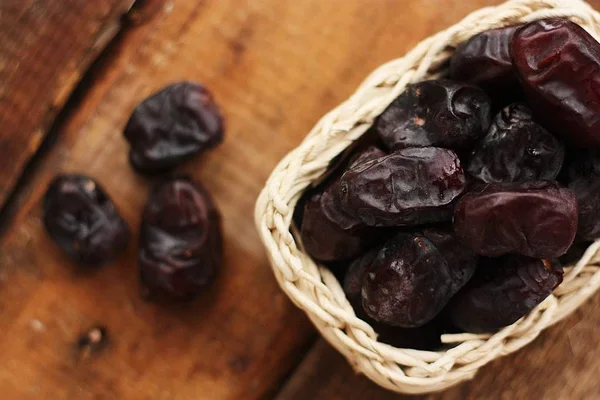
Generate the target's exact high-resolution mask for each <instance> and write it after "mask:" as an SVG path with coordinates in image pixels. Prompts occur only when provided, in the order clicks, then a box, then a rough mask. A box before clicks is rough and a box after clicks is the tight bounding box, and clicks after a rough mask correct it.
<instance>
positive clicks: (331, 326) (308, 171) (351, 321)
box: [255, 0, 600, 393]
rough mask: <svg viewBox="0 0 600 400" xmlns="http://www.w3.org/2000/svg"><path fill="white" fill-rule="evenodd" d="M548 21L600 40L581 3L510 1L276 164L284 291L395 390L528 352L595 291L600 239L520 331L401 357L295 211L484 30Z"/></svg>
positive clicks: (260, 219)
mask: <svg viewBox="0 0 600 400" xmlns="http://www.w3.org/2000/svg"><path fill="white" fill-rule="evenodd" d="M547 17H568V18H570V19H572V20H573V21H575V22H577V23H578V24H580V25H581V26H583V27H584V28H585V29H586V30H587V31H589V32H590V33H591V34H592V35H593V36H594V37H595V38H596V39H598V38H599V33H600V25H599V24H600V14H599V13H598V12H596V11H595V10H593V9H592V8H591V7H590V6H589V5H588V4H586V3H584V2H583V1H580V0H512V1H508V2H507V3H504V4H502V5H499V6H497V7H488V8H483V9H480V10H478V11H476V12H474V13H472V14H471V15H469V16H468V17H466V18H465V19H464V20H462V21H461V22H459V23H458V24H456V25H454V26H452V27H450V28H448V29H446V30H444V31H442V32H439V33H438V34H436V35H434V36H432V37H430V38H428V39H426V40H424V41H422V42H421V43H420V44H419V45H417V46H416V47H415V48H414V49H413V50H412V51H410V52H409V53H408V54H407V55H405V56H404V57H402V58H399V59H397V60H394V61H391V62H389V63H387V64H385V65H382V66H381V67H379V68H378V69H377V70H375V71H374V72H373V73H372V74H371V75H370V76H369V77H368V78H367V79H366V80H365V81H364V82H363V84H362V85H361V86H360V87H359V88H358V90H357V91H356V93H354V94H353V95H352V96H351V97H350V98H349V99H348V100H347V101H345V102H344V103H342V104H341V105H340V106H339V107H337V108H336V109H334V110H333V111H331V112H330V113H328V114H327V115H325V116H324V117H323V118H322V119H321V120H320V121H319V123H318V124H317V125H316V126H315V127H314V128H313V130H312V131H311V132H310V133H309V134H308V136H307V137H306V138H305V139H304V141H303V142H302V143H301V144H300V145H299V146H298V147H297V148H296V149H294V150H293V151H292V152H291V153H289V154H288V155H287V156H286V157H285V158H284V159H283V160H282V161H281V162H280V163H279V165H277V167H276V168H275V170H274V171H273V173H272V174H271V177H270V178H269V180H268V181H267V184H266V187H265V188H264V190H263V191H262V193H261V194H260V197H259V199H258V202H257V204H256V214H255V218H256V225H257V227H258V231H259V234H260V237H261V238H262V240H263V242H264V244H265V247H266V249H267V252H268V255H269V258H270V261H271V264H272V267H273V271H274V273H275V276H276V277H277V281H278V282H279V285H280V286H281V288H282V289H283V290H284V291H285V293H287V295H288V296H289V297H290V299H291V300H292V301H293V302H294V303H295V304H296V305H297V306H298V307H300V308H301V309H303V310H304V311H305V312H306V314H307V315H308V316H309V317H310V319H311V320H312V322H313V323H314V325H315V326H316V327H317V329H318V330H319V331H320V332H321V334H322V335H323V336H324V337H325V338H326V339H327V340H328V341H329V342H330V343H331V344H332V345H333V346H334V347H335V348H337V349H338V350H339V351H340V352H341V353H342V354H343V355H344V356H345V357H346V358H347V359H348V361H349V362H350V363H351V364H352V365H353V367H354V368H355V369H356V370H357V371H359V372H361V373H363V374H365V375H367V376H368V377H369V378H371V379H372V380H373V381H375V382H377V383H378V384H379V385H381V386H383V387H385V388H387V389H389V390H392V391H396V392H402V393H426V392H433V391H438V390H442V389H445V388H448V387H450V386H453V385H456V384H457V383H459V382H461V381H464V380H468V379H471V378H473V376H474V375H475V373H476V372H477V370H478V369H479V368H480V367H482V366H483V365H485V364H487V363H489V362H490V361H492V360H494V359H496V358H498V357H501V356H503V355H506V354H509V353H512V352H514V351H516V350H518V349H520V348H521V347H523V346H525V345H527V344H528V343H529V342H531V341H532V340H533V339H535V338H536V337H537V336H538V335H539V333H540V332H541V331H542V330H543V329H545V328H546V327H548V326H550V325H552V324H554V323H556V322H558V321H559V320H561V319H562V318H564V317H566V316H567V315H569V314H570V313H571V312H573V311H574V310H575V309H576V308H577V307H579V305H581V304H582V303H583V302H584V301H585V300H586V299H588V298H589V297H590V296H591V295H593V294H594V293H595V292H596V290H597V289H598V287H599V286H600V254H597V253H598V249H599V248H600V241H597V242H596V243H594V244H593V245H592V246H591V247H590V248H589V249H588V250H587V251H586V252H585V254H584V255H583V258H582V259H581V260H580V261H579V262H578V263H577V264H576V265H574V266H570V267H568V268H567V272H566V274H565V278H564V282H563V283H562V285H561V286H560V287H559V288H558V289H557V290H556V291H555V293H554V295H552V296H550V297H548V298H547V299H546V300H545V301H544V302H543V303H542V304H540V305H539V306H538V307H537V308H536V309H535V310H533V311H532V312H531V313H530V314H529V315H527V316H526V317H524V318H522V319H521V320H519V321H517V322H516V323H515V324H513V325H511V326H508V327H506V328H504V329H502V330H501V331H499V332H497V333H495V334H493V335H473V334H455V335H444V336H443V337H442V341H443V342H444V343H447V344H448V345H449V346H448V348H449V350H447V351H438V352H430V351H418V350H412V349H398V348H394V347H391V346H389V345H386V344H383V343H379V342H377V335H376V334H375V332H374V331H373V329H372V328H371V327H370V326H369V325H368V324H367V323H365V322H364V321H362V320H360V319H358V318H357V317H356V315H355V314H354V311H353V310H352V307H351V306H350V304H349V303H348V301H347V300H346V297H345V296H344V292H343V290H342V288H341V286H340V284H339V282H338V281H337V279H336V278H335V277H334V276H333V275H332V274H331V272H330V271H329V270H328V269H326V268H324V267H321V266H319V265H317V264H315V262H314V261H313V260H312V259H311V258H310V257H309V256H307V255H306V254H305V253H304V252H303V251H302V246H301V243H299V238H298V235H293V234H292V232H291V223H292V215H293V212H294V207H295V206H296V203H297V202H298V199H299V198H300V197H301V196H302V193H303V192H304V191H305V189H306V188H307V187H308V186H310V185H311V183H312V182H313V181H315V180H316V179H317V178H319V176H321V175H322V174H323V173H324V172H325V170H326V169H327V167H328V165H329V162H330V161H331V160H332V159H333V158H334V157H336V156H337V155H338V154H340V153H341V152H342V151H343V150H344V149H345V148H346V147H348V146H349V145H350V144H351V143H352V142H353V141H355V140H356V139H357V138H358V137H360V136H361V135H362V134H363V133H364V132H365V131H366V130H367V129H368V128H369V127H370V126H371V125H372V123H373V120H374V119H375V117H377V116H378V115H379V114H381V112H382V111H383V110H384V109H385V108H386V107H387V106H388V105H389V104H390V103H391V102H392V100H394V99H395V98H396V97H398V95H399V94H400V93H402V92H403V91H404V89H405V88H406V86H407V85H408V84H411V83H414V82H419V81H422V80H425V79H429V78H433V77H437V76H439V75H440V74H441V72H443V71H440V68H442V66H443V63H444V62H445V61H446V60H448V58H449V57H450V55H451V54H452V49H453V48H454V47H455V46H456V45H457V44H458V43H460V42H462V41H464V40H466V39H468V38H469V37H471V36H473V35H475V34H477V33H479V32H481V31H485V30H488V29H492V28H497V27H501V26H506V25H511V24H515V23H518V22H526V21H533V20H536V19H541V18H547ZM452 346H453V347H452Z"/></svg>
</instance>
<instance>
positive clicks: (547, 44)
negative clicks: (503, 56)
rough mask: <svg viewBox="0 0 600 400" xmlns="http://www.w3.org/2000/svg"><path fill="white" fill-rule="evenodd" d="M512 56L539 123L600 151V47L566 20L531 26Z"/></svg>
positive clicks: (516, 42) (525, 29)
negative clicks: (597, 147)
mask: <svg viewBox="0 0 600 400" xmlns="http://www.w3.org/2000/svg"><path fill="white" fill-rule="evenodd" d="M512 57H513V61H514V63H515V66H516V69H517V72H518V75H519V78H520V80H521V83H522V86H523V89H524V91H525V95H526V96H527V98H528V100H529V104H530V105H531V106H532V108H533V111H534V113H535V116H536V119H537V120H538V121H539V122H540V123H541V124H543V125H544V126H545V127H546V128H548V129H550V130H551V131H552V132H554V133H556V134H560V135H562V136H563V137H564V138H565V140H569V141H570V142H572V143H573V144H575V145H578V146H580V147H586V146H600V118H598V114H599V113H600V94H599V93H600V44H599V43H598V42H597V41H596V40H595V39H594V38H593V37H592V36H590V34H588V33H587V32H586V31H585V30H584V29H583V28H581V27H580V26H579V25H577V24H575V23H573V22H571V21H568V20H566V19H546V20H540V21H535V22H532V23H529V24H527V25H525V26H524V27H522V28H521V29H519V30H517V32H516V33H515V35H514V38H513V44H512Z"/></svg>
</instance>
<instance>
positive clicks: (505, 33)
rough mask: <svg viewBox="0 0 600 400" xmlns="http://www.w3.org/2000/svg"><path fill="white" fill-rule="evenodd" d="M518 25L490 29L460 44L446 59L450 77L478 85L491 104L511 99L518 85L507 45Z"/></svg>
mask: <svg viewBox="0 0 600 400" xmlns="http://www.w3.org/2000/svg"><path fill="white" fill-rule="evenodd" d="M521 26H522V25H513V26H507V27H503V28H498V29H491V30H489V31H485V32H481V33H480V34H478V35H475V36H473V37H471V38H470V39H469V40H467V41H466V42H463V43H461V44H460V45H459V46H458V47H457V48H456V51H455V52H454V55H453V56H452V59H451V60H450V78H451V79H454V80H457V81H460V82H466V83H470V84H473V85H477V86H479V87H481V88H482V89H483V90H484V91H485V92H486V93H487V94H488V95H489V96H490V97H491V99H492V100H493V102H494V104H495V105H499V104H502V103H504V102H505V101H506V100H507V99H510V98H514V97H515V95H516V94H518V93H520V87H519V80H518V79H517V75H516V74H515V71H514V69H513V63H512V59H511V57H510V46H511V43H512V38H513V35H514V33H515V31H516V30H517V29H519V28H520V27H521Z"/></svg>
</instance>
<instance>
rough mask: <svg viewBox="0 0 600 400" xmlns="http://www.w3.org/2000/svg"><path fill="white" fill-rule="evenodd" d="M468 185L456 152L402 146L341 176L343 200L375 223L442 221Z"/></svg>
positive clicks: (346, 206)
mask: <svg viewBox="0 0 600 400" xmlns="http://www.w3.org/2000/svg"><path fill="white" fill-rule="evenodd" d="M465 184H466V179H465V175H464V173H463V170H462V167H461V165H460V161H459V159H458V156H457V155H456V154H455V153H454V152H453V151H451V150H446V149H440V148H436V147H423V148H410V149H403V150H399V151H397V152H395V153H393V154H390V155H388V156H384V157H381V158H378V159H376V160H373V161H369V162H367V163H362V164H359V165H355V166H353V167H352V168H350V169H349V170H348V171H347V172H346V173H345V174H344V175H343V176H342V178H341V180H340V191H341V193H340V194H341V204H342V207H343V209H344V210H345V211H346V212H347V213H348V214H350V215H353V216H355V217H357V218H359V219H360V220H362V221H363V222H364V223H365V224H367V225H370V226H398V225H419V224H425V223H429V222H439V221H444V220H449V219H450V218H451V214H452V210H451V207H450V205H451V203H452V202H453V201H454V200H455V199H456V198H457V197H458V196H459V195H460V194H461V193H462V192H463V191H464V189H465Z"/></svg>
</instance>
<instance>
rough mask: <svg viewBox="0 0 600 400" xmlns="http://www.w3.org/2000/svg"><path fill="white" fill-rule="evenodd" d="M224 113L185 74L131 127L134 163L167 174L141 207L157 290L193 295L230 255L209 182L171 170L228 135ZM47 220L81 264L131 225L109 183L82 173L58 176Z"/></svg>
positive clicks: (124, 242)
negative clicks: (105, 184)
mask: <svg viewBox="0 0 600 400" xmlns="http://www.w3.org/2000/svg"><path fill="white" fill-rule="evenodd" d="M223 130H224V127H223V118H222V115H221V112H220V111H219V108H218V107H217V105H216V104H215V103H214V100H213V98H212V96H211V94H210V93H209V92H208V91H207V89H206V88H204V87H203V86H201V85H198V84H196V83H192V82H180V83H175V84H172V85H169V86H167V87H166V88H164V89H162V90H161V91H159V92H157V93H155V94H153V95H152V96H150V97H148V98H147V99H145V100H144V101H143V102H142V103H140V104H139V105H138V106H137V107H136V108H135V110H134V111H133V114H132V115H131V118H130V119H129V121H128V123H127V125H126V127H125V130H124V136H125V139H126V140H127V141H128V142H129V144H130V146H131V150H130V152H129V160H130V163H131V165H132V167H133V168H134V169H135V170H136V171H138V172H140V173H143V174H146V175H150V176H156V175H158V174H163V175H161V176H160V179H159V182H158V183H157V184H156V186H155V187H154V189H153V190H152V191H151V193H150V196H149V198H148V200H147V203H146V206H145V207H144V210H143V213H142V223H141V227H140V230H139V237H140V242H139V249H138V260H139V276H140V279H141V283H142V285H143V287H144V288H145V290H144V292H146V293H147V295H148V296H149V297H151V298H161V299H169V300H173V299H174V300H187V299H191V298H193V297H195V296H196V295H198V294H199V293H201V292H202V291H203V290H204V289H205V287H206V286H207V285H208V284H209V283H210V282H211V281H212V280H213V278H214V276H215V275H216V272H217V271H218V269H219V268H220V265H221V263H222V259H223V244H222V234H221V217H220V214H219V212H218V210H217V208H216V206H215V204H214V201H213V200H212V197H211V196H210V194H209V193H208V191H207V190H206V189H204V187H203V186H202V185H200V184H199V183H197V182H194V181H193V180H192V179H190V178H188V177H183V176H177V175H175V176H169V175H164V173H170V172H172V171H173V170H174V169H175V168H176V167H177V166H179V165H180V164H181V163H182V162H184V161H186V160H188V159H190V158H192V157H194V156H195V155H197V154H200V153H202V152H205V151H206V150H209V149H211V148H213V147H215V146H216V145H217V144H219V143H221V141H222V140H223ZM43 222H44V226H45V228H46V230H47V232H48V233H49V235H50V236H51V237H52V238H53V239H54V241H55V242H56V243H57V244H58V245H59V246H60V247H61V248H62V249H63V250H64V251H65V252H66V254H67V255H69V256H70V257H71V258H72V259H73V260H75V261H76V262H78V263H79V264H82V265H86V266H92V267H97V266H101V265H103V264H106V263H107V262H110V261H112V260H113V259H115V258H117V257H118V256H119V255H120V254H121V253H123V252H124V251H125V249H126V248H127V246H128V243H129V241H130V237H131V233H130V229H129V226H128V225H127V223H126V222H125V221H124V219H123V218H122V217H121V215H120V214H119V212H118V211H117V208H116V206H115V204H114V202H113V201H112V200H111V198H110V197H109V195H108V194H107V192H106V190H105V189H104V188H103V187H101V186H100V184H99V183H98V182H96V181H95V180H94V179H93V178H91V177H89V176H85V175H80V174H64V175H59V176H57V177H56V178H55V179H54V180H53V181H52V182H51V183H50V185H49V187H48V189H47V191H46V194H45V197H44V211H43Z"/></svg>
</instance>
